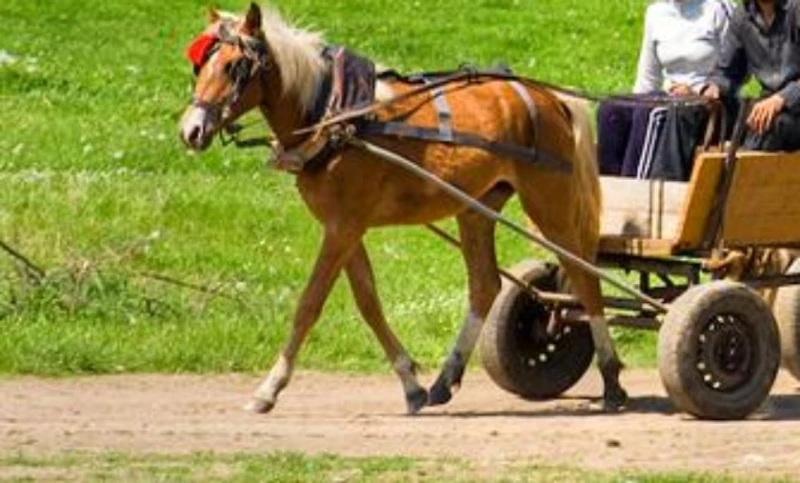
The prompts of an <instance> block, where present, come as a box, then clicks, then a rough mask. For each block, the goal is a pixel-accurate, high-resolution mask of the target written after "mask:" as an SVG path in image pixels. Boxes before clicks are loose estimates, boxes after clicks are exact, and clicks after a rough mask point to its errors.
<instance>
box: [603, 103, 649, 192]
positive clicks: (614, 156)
mask: <svg viewBox="0 0 800 483" xmlns="http://www.w3.org/2000/svg"><path fill="white" fill-rule="evenodd" d="M652 110H653V106H651V105H640V104H634V103H632V102H631V101H629V100H615V99H610V100H608V101H605V102H602V103H600V105H599V107H598V109H597V155H598V162H599V164H600V174H604V175H614V176H620V175H622V176H636V170H637V168H638V166H639V159H640V157H641V154H642V148H643V146H644V141H645V137H646V136H647V124H648V120H649V116H650V111H652Z"/></svg>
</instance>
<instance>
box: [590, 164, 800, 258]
mask: <svg viewBox="0 0 800 483" xmlns="http://www.w3.org/2000/svg"><path fill="white" fill-rule="evenodd" d="M737 157H738V159H737V162H736V165H735V169H734V172H733V177H732V179H731V182H730V191H729V192H728V196H727V197H726V198H725V199H724V202H723V203H720V200H719V197H718V196H717V190H718V189H719V186H720V179H721V177H722V173H723V166H724V163H725V155H724V154H722V153H703V154H700V155H699V156H698V157H697V158H696V160H695V166H694V170H693V172H692V178H691V180H690V181H689V182H688V183H683V182H670V181H656V180H636V179H630V178H615V177H603V178H602V181H601V182H602V187H603V198H604V214H603V228H602V231H603V237H602V240H601V246H600V251H601V253H606V254H626V255H640V256H670V255H676V254H681V253H693V254H700V252H702V251H703V249H704V247H707V246H709V243H708V239H709V237H713V235H714V233H713V229H712V227H710V226H709V221H710V219H711V218H712V215H711V214H712V212H714V210H722V212H721V215H722V225H721V239H722V240H723V241H724V243H725V246H728V247H745V246H797V245H798V244H800V203H799V202H798V201H797V198H798V196H800V155H799V154H797V153H795V154H787V153H756V152H740V153H738V156H737ZM715 204H721V205H722V206H715Z"/></svg>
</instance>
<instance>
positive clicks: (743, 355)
mask: <svg viewBox="0 0 800 483" xmlns="http://www.w3.org/2000/svg"><path fill="white" fill-rule="evenodd" d="M754 351H755V347H754V341H753V338H752V334H751V333H750V331H749V330H748V327H747V326H746V325H745V324H744V322H742V321H741V320H740V319H739V318H738V317H737V316H736V315H733V314H724V315H717V316H716V317H714V318H713V319H711V320H710V321H709V322H708V323H707V324H706V326H705V327H704V329H703V331H702V332H701V333H700V335H699V336H698V357H697V369H698V371H699V372H700V374H701V375H702V378H703V382H704V383H705V384H706V385H707V386H708V387H710V388H712V389H714V390H716V391H721V392H731V391H735V390H736V389H738V388H739V387H741V386H742V385H744V384H745V383H747V381H748V380H749V379H750V376H751V375H752V372H753V365H754V364H753V361H754V357H753V356H754V354H753V353H754Z"/></svg>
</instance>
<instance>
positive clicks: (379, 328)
mask: <svg viewBox="0 0 800 483" xmlns="http://www.w3.org/2000/svg"><path fill="white" fill-rule="evenodd" d="M345 271H346V273H347V278H348V279H349V281H350V287H351V288H352V290H353V296H354V297H355V300H356V305H357V306H358V310H359V311H360V312H361V315H362V316H363V317H364V320H366V321H367V323H368V324H369V326H370V328H371V329H372V331H373V332H374V333H375V336H376V337H377V339H378V341H379V342H380V344H381V347H383V351H384V353H386V358H387V359H388V360H389V362H390V363H391V364H392V367H393V368H394V371H395V372H396V373H397V376H398V377H399V378H400V382H401V383H402V384H403V392H404V393H405V397H406V406H407V409H408V413H409V414H414V413H416V412H418V411H419V410H420V409H422V408H423V407H425V405H426V404H427V402H428V392H427V391H426V390H425V389H423V388H422V386H420V384H419V382H417V374H416V372H417V364H416V363H415V362H414V361H413V360H412V359H411V357H409V356H408V353H407V352H406V350H405V349H404V348H403V345H402V344H401V343H400V341H399V340H398V339H397V336H395V335H394V333H393V332H392V329H391V328H390V327H389V325H388V324H387V323H386V318H385V317H384V315H383V309H382V308H381V302H380V300H379V299H378V293H377V290H376V289H375V276H374V274H373V271H372V266H371V265H370V262H369V256H368V255H367V251H366V249H365V248H364V244H363V243H359V244H358V247H357V248H356V250H355V252H354V253H353V255H352V256H351V257H350V259H349V260H348V262H347V265H345Z"/></svg>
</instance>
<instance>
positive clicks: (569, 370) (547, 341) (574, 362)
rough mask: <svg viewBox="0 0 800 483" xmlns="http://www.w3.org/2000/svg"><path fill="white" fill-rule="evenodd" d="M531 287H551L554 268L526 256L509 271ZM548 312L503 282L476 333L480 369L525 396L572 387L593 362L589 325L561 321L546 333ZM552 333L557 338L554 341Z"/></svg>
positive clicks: (545, 394)
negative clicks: (555, 330)
mask: <svg viewBox="0 0 800 483" xmlns="http://www.w3.org/2000/svg"><path fill="white" fill-rule="evenodd" d="M509 271H510V272H511V273H512V274H514V275H515V276H516V277H517V278H519V279H520V280H522V281H523V282H526V283H528V284H530V285H532V286H534V287H536V288H539V289H543V290H548V291H556V290H557V287H558V286H559V283H558V278H559V277H558V266H557V265H552V264H545V263H543V262H541V261H538V260H526V261H524V262H521V263H519V264H518V265H516V266H514V267H513V268H512V269H511V270H509ZM549 318H550V312H549V311H548V310H547V309H546V308H545V307H544V306H543V305H542V304H540V303H538V302H536V301H535V300H533V299H532V298H531V297H530V295H529V294H528V293H527V292H526V291H524V290H523V289H522V288H520V287H519V286H517V285H516V284H514V283H511V282H509V281H507V280H504V281H503V287H502V289H501V291H500V293H499V294H498V296H497V298H496V299H495V301H494V304H493V305H492V309H491V311H490V312H489V315H488V317H487V319H486V323H485V325H484V327H483V332H482V334H481V342H480V351H481V360H482V362H483V367H484V368H485V369H486V372H487V373H488V374H489V376H490V377H491V378H492V380H493V381H494V382H495V383H496V384H497V385H498V386H500V387H501V388H503V389H505V390H506V391H509V392H511V393H513V394H516V395H518V396H520V397H522V398H524V399H530V400H543V399H552V398H555V397H557V396H559V395H560V394H562V393H563V392H564V391H566V390H567V389H569V388H570V387H572V386H573V385H575V383H576V382H578V380H579V379H580V378H581V376H583V374H584V373H585V372H586V370H587V369H588V368H589V366H590V365H591V363H592V358H593V356H594V342H593V341H592V333H591V330H590V328H589V326H588V324H582V323H578V324H565V325H564V327H562V329H561V330H560V331H559V333H558V334H556V336H553V337H551V336H548V335H547V333H546V332H547V331H546V329H547V324H548V321H549ZM556 337H557V339H556Z"/></svg>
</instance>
